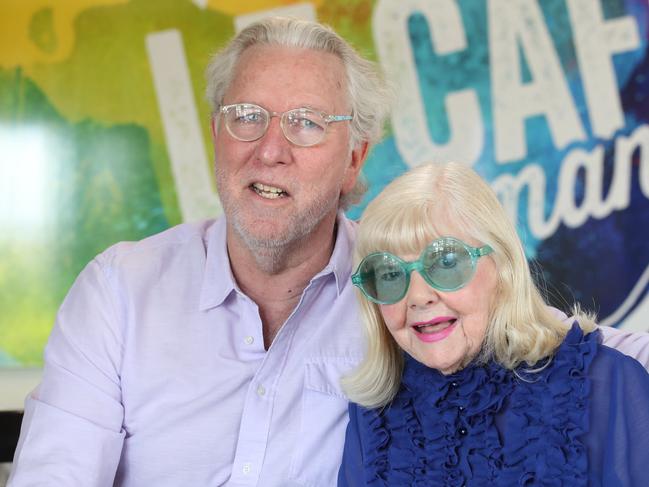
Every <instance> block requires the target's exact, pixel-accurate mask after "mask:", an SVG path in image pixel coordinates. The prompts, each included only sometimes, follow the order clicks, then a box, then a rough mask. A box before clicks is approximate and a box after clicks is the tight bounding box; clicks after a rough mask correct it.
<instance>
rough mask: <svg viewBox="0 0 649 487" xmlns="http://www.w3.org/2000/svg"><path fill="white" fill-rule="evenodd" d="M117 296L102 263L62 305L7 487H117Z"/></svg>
mask: <svg viewBox="0 0 649 487" xmlns="http://www.w3.org/2000/svg"><path fill="white" fill-rule="evenodd" d="M115 303H116V299H115V293H114V292H113V291H112V290H111V287H110V285H109V282H108V279H107V278H106V275H105V274H104V271H103V269H102V267H101V265H100V263H99V261H98V260H96V259H95V260H94V261H92V262H91V263H90V264H88V266H87V267H86V268H85V269H84V270H83V272H82V273H81V274H80V275H79V277H78V278H77V280H76V281H75V283H74V285H73V286H72V288H71V289H70V292H69V293H68V295H67V297H66V298H65V300H64V302H63V304H62V305H61V308H60V310H59V313H58V315H57V320H56V323H55V325H54V328H53V330H52V333H51V335H50V338H49V341H48V344H47V346H46V348H45V357H44V361H45V364H44V368H43V377H42V381H41V383H40V385H39V386H38V387H37V388H36V389H35V390H34V391H33V392H32V393H31V394H30V395H29V396H28V397H27V400H26V402H25V416H24V419H23V424H22V428H21V432H20V439H19V441H18V446H17V449H16V454H15V457H14V463H13V466H12V473H11V476H10V478H9V483H8V486H10V487H24V486H32V485H39V486H50V485H51V486H55V485H56V486H58V485H66V486H84V487H95V486H96V487H99V486H112V485H113V481H114V477H115V472H116V470H117V465H118V463H119V459H120V455H121V450H122V444H123V440H124V436H125V435H124V431H123V430H122V424H123V418H124V409H123V407H122V403H121V388H120V380H119V370H120V364H121V356H122V350H123V344H122V338H121V337H122V333H121V331H120V327H119V323H120V320H119V315H118V311H117V308H116V305H115Z"/></svg>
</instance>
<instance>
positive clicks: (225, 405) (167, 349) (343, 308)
mask: <svg viewBox="0 0 649 487" xmlns="http://www.w3.org/2000/svg"><path fill="white" fill-rule="evenodd" d="M337 228H338V230H337V232H338V233H337V238H336V244H335V248H334V251H333V255H332V257H331V260H330V262H329V264H328V265H327V266H326V267H325V269H323V270H322V272H320V273H319V274H318V275H316V276H315V277H314V278H313V279H311V282H310V283H309V285H308V286H307V288H306V289H305V290H304V292H303V294H302V296H301V299H300V302H299V304H298V306H297V308H296V309H295V310H294V312H293V313H292V314H291V316H290V317H289V318H288V320H287V321H286V323H285V324H284V326H283V327H282V328H281V330H280V331H279V333H278V334H277V336H276V338H275V340H274V341H273V344H272V346H271V347H270V349H269V350H268V351H266V350H265V349H264V341H263V336H262V324H261V320H260V318H259V312H258V308H257V305H256V304H255V303H254V302H253V301H252V300H250V299H249V298H248V297H247V296H246V295H244V294H243V293H242V292H241V291H240V290H239V289H238V288H237V285H236V283H235V281H234V279H233V277H232V272H231V270H230V265H229V261H228V256H227V250H226V244H225V221H224V220H223V219H221V220H218V221H216V222H206V223H203V224H198V225H187V224H186V225H180V226H178V227H175V228H172V229H170V230H168V231H166V232H163V233H162V234H159V235H156V236H153V237H151V238H148V239H145V240H143V241H141V242H137V243H121V244H118V245H116V246H113V247H111V248H110V249H108V250H107V251H106V252H104V253H103V254H101V255H99V256H98V257H97V258H96V259H94V260H93V261H92V262H91V263H90V264H88V266H87V267H86V269H85V270H84V271H83V272H82V273H81V275H80V276H79V278H78V279H77V281H76V282H75V284H74V286H73V287H72V289H71V290H70V292H69V294H68V296H67V297H66V299H65V301H64V303H63V305H62V306H61V309H60V311H59V314H58V317H57V321H56V325H55V327H54V330H53V332H52V335H51V337H50V340H49V343H48V345H47V347H46V351H45V368H44V372H43V380H42V383H41V385H40V386H39V387H38V388H37V389H36V390H35V391H34V392H33V393H32V394H31V395H30V397H29V398H28V399H27V401H26V407H25V420H24V424H23V428H22V432H21V438H20V442H19V445H18V450H17V453H16V458H15V462H14V469H13V470H14V471H13V472H12V478H11V480H10V484H9V485H11V486H27V485H36V484H38V485H52V486H54V485H55V486H61V485H65V486H83V487H92V486H110V485H113V482H114V483H115V485H118V486H138V487H142V486H156V487H164V486H189V485H191V486H221V485H227V486H232V487H234V486H264V487H274V486H282V487H287V486H310V487H316V486H317V487H322V486H332V485H335V483H336V480H335V479H336V475H337V470H338V466H339V464H340V459H341V455H342V446H343V440H344V435H345V426H346V423H347V402H346V400H345V397H344V396H343V393H342V391H341V389H340V385H339V380H340V376H341V375H342V374H344V373H345V372H348V371H349V370H350V369H351V368H353V366H354V365H355V364H357V363H358V362H359V361H360V359H361V354H362V351H363V346H362V337H361V329H360V327H359V323H358V317H357V313H356V312H355V306H356V302H355V296H354V292H353V290H352V284H351V280H350V277H349V276H350V273H351V250H352V240H353V234H354V228H353V223H351V222H350V221H349V220H347V219H346V218H345V217H343V216H342V215H341V216H339V218H338V227H337ZM114 479H116V480H114Z"/></svg>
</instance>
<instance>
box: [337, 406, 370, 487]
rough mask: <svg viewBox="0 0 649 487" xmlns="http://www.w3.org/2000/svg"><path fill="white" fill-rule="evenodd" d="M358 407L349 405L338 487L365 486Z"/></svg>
mask: <svg viewBox="0 0 649 487" xmlns="http://www.w3.org/2000/svg"><path fill="white" fill-rule="evenodd" d="M357 415H358V406H357V405H356V404H354V403H350V404H349V423H348V424H347V432H346V433H345V448H344V450H343V459H342V464H341V465H340V470H339V471H338V487H360V486H364V485H365V480H364V477H365V476H364V473H365V470H364V467H363V452H362V448H361V439H360V434H359V431H358V416H357Z"/></svg>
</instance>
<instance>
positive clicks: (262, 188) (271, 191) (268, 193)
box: [252, 183, 286, 200]
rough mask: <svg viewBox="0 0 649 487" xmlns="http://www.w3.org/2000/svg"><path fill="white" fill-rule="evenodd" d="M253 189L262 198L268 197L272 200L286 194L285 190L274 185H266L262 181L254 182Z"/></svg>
mask: <svg viewBox="0 0 649 487" xmlns="http://www.w3.org/2000/svg"><path fill="white" fill-rule="evenodd" d="M252 189H253V190H254V191H255V193H257V194H258V195H259V196H261V197H262V198H268V199H271V200H272V199H276V198H279V197H280V196H286V193H285V192H284V190H282V189H280V188H276V187H274V186H266V185H265V184H261V183H253V185H252Z"/></svg>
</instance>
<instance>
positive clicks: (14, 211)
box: [0, 70, 169, 366]
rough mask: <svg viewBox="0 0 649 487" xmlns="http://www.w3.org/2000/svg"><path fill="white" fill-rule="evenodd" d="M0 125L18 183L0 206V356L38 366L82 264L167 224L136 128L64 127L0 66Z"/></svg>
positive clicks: (145, 139) (40, 96) (31, 89)
mask: <svg viewBox="0 0 649 487" xmlns="http://www.w3.org/2000/svg"><path fill="white" fill-rule="evenodd" d="M0 126H1V129H2V133H3V137H2V139H0V140H1V141H2V144H3V145H4V146H5V147H0V153H1V154H2V157H3V160H2V164H3V169H2V170H3V172H5V173H7V172H8V171H10V175H11V176H12V177H13V181H14V184H16V185H20V187H14V188H8V189H10V191H9V198H7V197H6V195H5V197H4V198H3V203H4V204H3V206H2V208H1V210H0V211H2V215H0V216H1V217H2V219H3V222H8V224H7V226H8V227H9V228H8V229H9V231H5V232H3V233H2V234H1V235H0V255H2V256H3V258H2V261H1V264H0V289H2V293H0V309H2V310H3V313H2V314H0V350H2V352H4V353H3V354H2V355H0V358H1V357H5V358H4V360H5V362H8V363H7V364H5V365H10V363H12V362H13V363H18V364H20V365H24V366H28V365H39V364H40V363H41V361H42V357H41V356H42V349H43V346H44V343H45V340H46V338H47V335H48V334H49V331H50V329H51V326H52V324H53V322H54V318H55V314H56V309H57V308H58V306H59V305H60V303H61V301H62V299H63V297H64V296H65V293H66V292H67V290H68V289H69V287H70V285H71V284H72V282H73V280H74V279H75V277H76V276H77V274H78V273H79V272H80V271H81V269H82V268H83V267H84V266H85V264H86V263H87V262H88V261H89V260H91V259H92V258H93V257H94V256H95V255H96V254H97V253H99V252H101V251H103V250H104V249H105V248H106V247H108V246H110V245H111V244H113V243H115V242H117V241H121V240H138V239H141V238H144V237H146V236H148V235H151V234H153V233H156V232H159V231H162V230H164V229H166V228H168V227H169V222H168V220H167V218H166V217H165V214H164V211H163V208H162V202H161V199H160V190H159V186H158V182H157V179H156V175H155V172H154V170H153V163H152V158H151V142H150V137H149V135H148V133H147V131H146V129H144V128H143V127H141V126H138V125H136V124H115V125H108V124H105V123H99V122H96V121H93V120H89V119H86V120H82V121H79V122H77V123H70V122H69V121H67V120H65V119H64V118H63V117H62V116H61V115H60V114H59V113H58V112H57V111H56V110H55V109H54V108H53V107H52V105H51V103H50V101H49V100H48V98H47V97H46V96H45V94H44V93H43V92H42V91H41V90H40V89H39V87H38V86H36V85H35V84H34V83H33V82H32V81H31V80H29V79H27V78H25V77H24V76H23V75H22V73H21V71H20V70H16V71H13V72H6V71H5V72H2V71H0ZM38 146H41V147H43V148H45V149H46V150H44V151H39V150H35V149H38ZM34 158H38V160H34ZM35 170H36V171H35ZM26 195H27V196H26ZM12 196H13V197H12ZM26 198H27V199H26ZM29 204H36V205H37V208H35V209H33V211H32V212H29V211H27V209H26V206H28V205H29ZM34 215H37V216H39V217H40V219H39V220H38V221H32V222H28V223H29V225H28V226H26V225H24V224H23V223H24V222H25V220H28V219H29V218H30V217H32V216H34ZM3 227H4V225H3ZM0 365H2V364H0Z"/></svg>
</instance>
